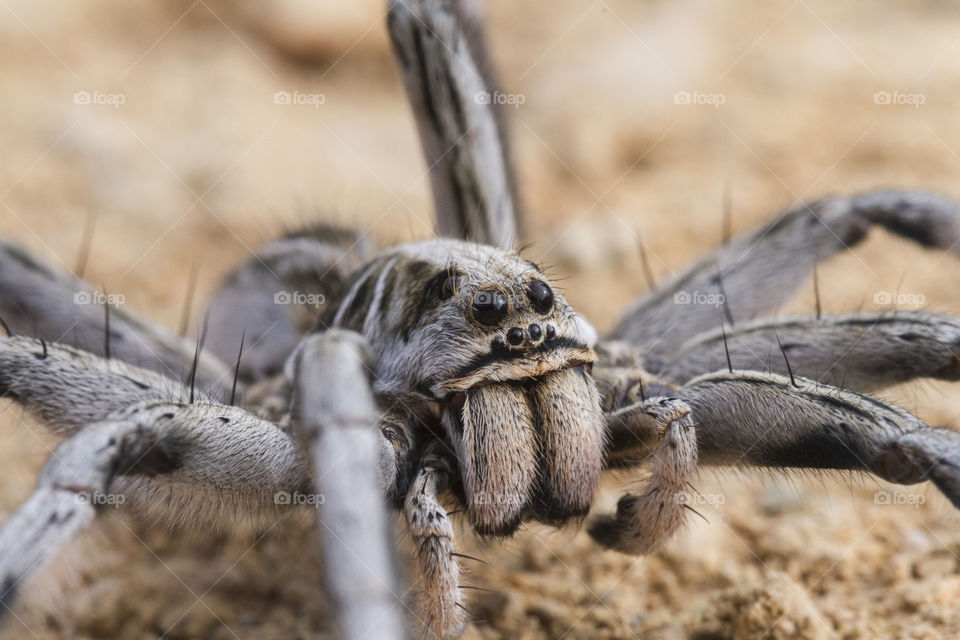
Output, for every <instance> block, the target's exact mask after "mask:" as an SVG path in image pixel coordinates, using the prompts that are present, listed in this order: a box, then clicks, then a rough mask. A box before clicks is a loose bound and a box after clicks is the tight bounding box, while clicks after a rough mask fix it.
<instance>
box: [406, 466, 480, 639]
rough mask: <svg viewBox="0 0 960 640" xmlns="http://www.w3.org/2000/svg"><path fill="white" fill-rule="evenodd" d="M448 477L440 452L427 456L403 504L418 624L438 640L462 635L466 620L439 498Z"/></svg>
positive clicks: (447, 524) (448, 528)
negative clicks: (412, 549) (412, 552)
mask: <svg viewBox="0 0 960 640" xmlns="http://www.w3.org/2000/svg"><path fill="white" fill-rule="evenodd" d="M449 475H450V469H449V467H448V466H447V464H446V462H445V461H444V460H443V459H442V458H441V457H440V456H437V455H433V454H430V453H428V454H426V455H425V456H424V459H423V461H422V464H421V467H420V469H419V471H418V472H417V475H416V477H415V479H414V481H413V484H412V485H411V487H410V490H409V491H408V492H407V498H406V501H405V503H404V514H405V515H406V519H407V526H409V527H410V533H411V534H412V535H413V538H414V542H415V544H416V555H417V564H418V567H419V573H420V581H419V582H420V584H421V585H422V587H421V589H420V593H419V594H418V598H417V604H416V606H415V609H414V613H415V615H416V617H417V620H416V622H417V625H416V626H417V627H419V629H420V631H421V632H422V633H424V634H425V635H428V636H429V637H434V636H436V637H440V638H450V637H456V636H458V635H460V633H462V632H463V629H464V627H465V624H466V623H465V620H464V612H465V611H466V608H465V607H464V605H463V600H464V598H463V591H462V590H461V589H460V566H459V564H457V560H456V553H455V552H454V546H453V539H454V536H453V524H452V523H451V522H450V518H449V516H448V515H447V512H446V511H445V510H444V508H443V507H442V506H440V502H439V497H440V494H441V493H442V492H443V490H444V489H445V487H446V484H447V482H448V480H449Z"/></svg>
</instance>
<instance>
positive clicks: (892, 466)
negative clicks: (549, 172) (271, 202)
mask: <svg viewBox="0 0 960 640" xmlns="http://www.w3.org/2000/svg"><path fill="white" fill-rule="evenodd" d="M389 28H390V35H391V37H392V40H393V46H394V51H395V53H396V57H397V60H398V62H399V66H400V70H401V73H402V75H403V78H404V81H405V84H406V87H407V91H408V93H409V96H410V100H411V104H412V106H413V110H414V113H415V115H416V119H417V122H418V125H419V128H420V134H421V139H422V142H423V147H424V151H425V154H426V157H427V160H428V163H429V165H430V167H431V176H432V182H433V192H434V197H435V207H436V216H437V221H438V228H439V229H440V231H441V233H442V234H444V235H447V236H452V238H443V239H432V240H427V241H423V242H419V243H412V244H406V245H401V246H396V247H392V248H388V249H385V250H383V251H380V252H376V251H375V250H374V249H373V248H372V247H370V246H368V244H367V243H366V242H365V241H364V240H363V238H362V237H361V235H359V234H357V233H354V232H351V231H346V230H340V229H332V228H328V227H322V226H316V227H311V228H307V229H305V230H302V231H300V232H297V233H293V234H290V235H288V236H286V237H284V238H281V239H279V240H277V241H275V242H273V243H271V244H269V245H267V246H266V247H264V248H263V249H262V250H260V251H259V252H258V253H257V255H255V256H254V257H252V258H251V259H250V260H248V261H247V262H246V263H244V264H243V265H241V266H240V267H238V268H237V269H236V270H235V271H234V272H233V273H232V275H231V276H230V277H228V278H227V279H226V280H225V281H224V283H223V284H222V286H221V287H220V289H219V290H218V291H217V292H216V294H215V295H214V296H213V299H212V301H211V305H210V313H209V317H208V324H207V329H206V331H205V332H204V333H205V336H201V339H200V342H199V343H198V345H197V346H196V348H194V347H191V346H190V345H189V344H187V343H186V342H185V341H184V340H182V339H181V338H179V337H177V336H174V335H172V334H170V333H169V332H167V331H166V330H165V329H163V328H162V327H160V326H158V325H155V324H153V323H151V322H149V321H147V320H145V319H141V318H138V317H135V316H133V315H132V314H129V313H127V312H122V311H120V310H117V309H113V310H112V309H111V307H110V306H109V305H107V304H105V305H102V306H101V307H96V306H91V305H79V306H78V305H75V304H73V302H74V299H75V296H92V295H94V294H95V291H94V289H93V288H92V287H91V286H90V285H89V284H87V283H86V282H83V281H82V280H79V279H77V278H74V277H72V276H70V275H67V274H64V273H60V272H58V271H56V270H54V269H51V268H49V267H47V266H45V265H43V264H41V263H40V262H38V261H37V260H35V259H34V258H32V257H31V256H29V255H28V254H26V253H25V252H24V251H22V250H21V249H18V248H17V247H15V246H12V245H10V244H8V243H2V244H0V314H2V317H3V319H4V321H5V327H6V328H7V337H5V338H2V339H0V390H2V393H3V395H4V396H5V397H7V398H11V399H13V400H15V401H17V402H19V403H21V404H22V405H23V406H24V407H26V409H27V410H29V411H30V412H31V413H32V414H34V415H35V416H37V417H38V418H39V419H40V420H41V421H43V422H44V423H45V424H47V425H49V427H50V429H51V430H52V431H53V432H54V433H56V434H58V435H61V436H63V437H64V438H65V439H64V441H63V442H62V444H60V446H59V448H58V449H57V451H56V453H55V455H53V456H52V457H51V458H50V460H49V461H48V463H47V465H46V467H45V468H44V470H43V472H42V474H41V476H40V480H39V487H38V489H37V490H36V492H35V493H34V494H33V495H32V496H31V497H30V498H29V499H28V501H27V502H26V503H25V504H24V505H22V506H21V507H20V508H19V509H18V510H17V511H16V512H15V513H14V514H13V515H12V516H11V517H10V518H9V519H8V520H7V522H6V523H4V525H3V527H2V529H0V578H2V583H3V585H4V588H3V596H2V601H3V602H4V604H7V603H9V602H10V601H11V600H12V598H13V595H14V593H15V592H16V586H17V585H18V584H19V583H20V582H21V581H22V580H23V579H24V578H25V577H26V576H27V575H28V574H29V573H31V572H32V571H33V570H35V569H36V567H38V566H39V565H40V564H41V561H43V560H45V559H48V558H50V557H51V556H52V555H53V554H54V553H55V552H56V551H57V550H58V549H59V548H60V547H61V546H62V545H63V544H64V543H65V542H66V541H68V540H69V539H70V538H72V537H73V536H74V535H75V534H76V533H78V532H79V531H80V530H82V529H83V528H84V527H85V526H86V525H88V524H89V523H90V522H91V521H92V520H93V518H94V516H95V514H96V507H97V505H98V500H97V496H100V495H105V494H107V492H108V491H109V492H113V493H115V494H122V495H123V496H125V498H126V499H127V502H129V503H130V504H131V505H132V506H133V507H135V508H139V509H141V510H144V511H148V512H151V513H153V514H155V515H156V516H159V517H160V518H163V519H166V520H168V521H177V522H183V523H187V524H190V525H191V526H204V525H208V524H224V523H229V522H230V521H231V520H232V519H233V518H235V517H236V514H237V513H241V512H242V513H246V514H251V515H253V516H254V517H256V516H258V515H259V516H265V515H269V514H270V513H271V512H273V511H274V510H275V508H276V504H277V503H278V496H287V497H288V498H289V496H290V495H291V494H299V493H303V494H307V495H314V492H318V493H320V494H323V495H324V496H325V499H324V500H323V502H322V504H320V505H319V509H318V517H319V518H320V519H321V521H322V524H323V527H322V528H321V529H320V530H321V537H322V539H323V549H324V555H325V560H326V562H325V568H326V572H327V576H328V584H329V588H330V591H331V593H332V595H333V597H334V598H335V600H336V601H337V604H338V606H339V611H340V626H341V629H342V631H343V635H344V636H346V637H349V638H360V637H375V638H399V637H403V636H405V635H406V632H405V629H406V628H413V629H416V630H417V631H418V632H421V633H424V634H427V635H431V636H440V637H451V636H456V635H458V634H459V633H460V632H461V631H462V630H463V629H464V626H465V624H466V621H467V616H466V615H465V612H466V606H465V599H464V595H463V589H464V588H465V586H464V585H463V584H461V581H460V569H459V565H458V560H457V558H458V557H459V554H457V553H456V551H455V550H454V535H453V526H452V523H451V519H450V518H451V516H452V515H454V512H453V511H452V510H451V511H448V510H447V509H446V508H445V507H444V506H442V504H441V503H444V504H451V503H452V504H456V505H458V508H459V507H462V509H460V510H462V511H463V512H464V513H465V518H466V519H467V520H468V521H469V523H470V525H471V527H472V528H473V530H474V531H476V533H477V534H479V535H481V536H491V537H498V536H507V535H509V534H511V533H512V532H513V531H515V530H516V528H517V527H518V526H519V525H520V524H521V523H523V522H524V521H528V520H536V521H540V522H543V523H546V524H550V525H557V526H559V525H562V524H564V523H566V522H568V521H570V520H573V519H577V518H582V517H585V516H587V514H588V512H589V511H590V508H591V504H592V502H593V499H594V495H595V493H596V491H597V487H598V484H599V481H600V476H601V473H602V472H603V471H604V470H606V469H613V468H620V469H624V468H628V469H629V468H637V467H641V466H643V467H645V468H647V469H649V471H650V477H649V479H648V480H647V483H646V486H645V487H644V488H643V489H642V490H641V491H640V492H638V493H636V494H627V495H625V496H623V497H622V498H621V499H620V501H619V503H618V504H617V509H616V512H615V513H614V514H609V515H597V516H594V517H593V519H592V520H590V522H589V525H588V531H589V534H590V535H591V536H592V537H593V538H594V539H595V540H596V541H597V542H598V543H599V544H601V545H603V546H604V547H608V548H611V549H615V550H618V551H621V552H623V553H628V554H644V553H648V552H649V551H651V550H652V549H654V548H656V547H657V545H659V544H661V543H662V542H663V541H664V540H665V539H666V538H668V537H669V536H670V535H671V534H673V533H674V532H675V531H677V529H678V528H680V527H681V526H682V525H683V522H684V519H685V517H686V515H687V511H688V507H687V505H686V504H685V501H684V496H685V493H686V491H687V487H688V484H689V479H690V478H691V476H692V474H694V473H695V471H696V468H697V465H698V464H714V465H753V466H764V467H774V468H815V469H841V470H859V471H866V472H870V473H873V474H876V475H877V476H879V477H882V478H884V479H887V480H889V481H892V482H897V483H904V484H909V483H917V482H922V481H925V480H930V481H932V482H933V483H934V484H935V485H936V486H937V487H938V488H939V489H940V490H941V491H942V492H943V493H944V494H945V495H946V496H947V498H948V499H950V500H951V502H953V504H954V505H956V506H958V507H960V471H958V469H960V435H958V434H956V433H954V432H952V431H950V430H947V429H941V428H934V427H930V426H927V425H926V424H924V423H923V422H921V421H920V420H919V419H917V418H916V417H914V416H913V415H911V414H910V413H908V412H906V411H903V410H901V409H899V408H897V407H894V406H892V405H890V404H887V403H885V402H882V401H880V400H877V399H874V398H872V397H870V396H868V395H865V393H867V392H870V391H874V390H876V389H879V388H882V387H885V386H888V385H891V384H895V383H899V382H904V381H907V380H911V379H915V378H922V377H932V378H941V379H949V380H956V379H958V378H960V360H958V356H957V354H956V352H955V349H956V348H957V347H958V346H960V320H958V319H956V318H953V317H949V316H945V315H941V314H935V313H928V312H913V313H896V314H891V313H855V314H844V315H834V316H830V315H822V314H820V313H819V312H818V313H817V314H816V315H812V316H801V317H791V318H780V319H777V320H763V319H759V320H758V319H757V318H760V317H762V316H763V314H764V313H768V312H770V311H772V310H774V309H776V308H777V307H778V306H779V305H780V304H782V303H783V302H784V301H785V300H786V299H787V298H788V297H789V296H790V295H791V294H792V293H793V292H795V291H796V290H797V288H798V287H799V286H800V285H801V284H803V282H804V281H805V280H806V279H807V278H808V277H809V274H810V272H811V271H812V270H813V268H814V266H815V265H816V263H817V262H818V261H820V260H824V259H826V258H828V257H829V256H831V255H833V254H835V253H838V252H840V251H843V250H845V249H847V248H848V247H850V246H853V245H855V244H856V243H857V242H858V241H859V240H861V239H862V238H863V237H864V236H865V234H866V231H867V229H868V228H869V227H870V226H871V225H879V226H882V227H885V228H887V229H888V230H890V231H892V232H893V233H896V234H899V235H901V236H903V237H905V238H907V239H910V240H914V241H916V242H918V243H920V244H921V245H924V246H928V247H935V248H939V249H942V250H945V251H954V252H956V247H957V246H958V245H960V209H958V207H957V206H956V205H955V204H953V203H952V202H950V201H948V200H946V199H944V198H942V197H940V196H937V195H935V194H931V193H920V192H904V191H877V192H870V193H865V194H861V195H856V196H852V197H831V198H825V199H822V200H818V201H816V202H812V203H809V204H804V205H801V206H798V207H795V208H793V209H791V210H789V211H787V212H785V213H783V214H782V215H780V216H778V217H777V218H776V220H775V221H774V222H772V223H770V224H768V225H767V226H764V227H762V228H760V229H757V230H756V231H754V232H752V233H750V234H747V235H744V236H742V237H738V238H735V239H732V240H731V241H729V242H728V243H726V244H725V245H724V246H722V247H720V248H719V249H717V250H715V251H713V252H712V253H710V254H709V255H707V256H705V257H704V258H703V259H701V260H700V261H699V262H698V263H696V264H695V265H693V266H692V267H690V268H689V269H688V270H686V271H685V272H684V273H682V274H681V275H679V276H677V277H675V278H674V279H672V280H670V281H668V282H665V283H663V284H661V285H660V286H659V287H657V288H656V289H655V290H654V291H652V292H650V293H648V294H647V295H645V296H643V297H641V298H640V299H639V300H637V301H636V302H635V303H634V304H633V305H632V306H631V307H630V308H629V309H628V310H627V311H626V313H625V314H624V315H623V317H622V319H621V320H620V322H619V324H618V325H617V327H616V328H615V329H614V331H613V332H612V334H611V335H609V336H606V337H604V338H603V339H600V338H598V336H597V334H596V332H595V331H594V329H593V328H592V327H591V325H590V324H589V322H587V320H585V319H584V318H583V317H582V316H581V315H579V314H578V313H577V312H575V311H574V310H573V309H572V308H571V307H570V305H569V304H568V303H567V302H566V300H565V299H564V297H563V296H562V295H561V293H560V292H559V291H557V289H556V287H555V286H554V284H553V283H552V282H551V280H550V278H549V277H548V276H547V275H546V274H544V273H543V271H542V270H541V269H540V268H539V267H538V266H537V265H536V264H535V263H533V262H530V261H528V260H526V259H525V258H523V257H522V256H521V255H520V253H519V252H518V251H516V250H515V249H514V243H515V241H516V237H517V235H518V230H519V229H520V228H521V226H520V225H519V224H518V216H517V206H516V204H515V203H516V198H515V196H514V193H513V185H512V183H511V179H510V176H511V172H510V167H509V163H508V161H507V153H506V148H505V136H504V134H503V131H504V129H503V126H502V122H501V116H500V114H499V111H498V109H497V105H496V104H491V101H490V100H479V99H477V96H478V95H481V94H482V93H485V92H486V93H487V94H488V95H489V92H491V91H492V88H493V86H494V83H493V78H492V73H491V71H490V68H489V64H488V63H487V61H486V55H485V52H484V47H483V38H482V32H481V29H480V25H479V24H478V22H477V21H476V14H475V13H474V11H473V8H472V6H471V5H469V4H465V5H462V6H461V5H455V4H454V3H451V2H444V1H442V0H394V1H393V2H391V4H390V13H389ZM289 291H297V292H298V295H303V296H309V297H311V300H313V299H317V300H319V299H323V300H325V301H326V304H323V305H313V304H299V302H300V301H299V300H285V301H283V302H292V303H293V304H275V303H276V302H277V296H281V295H288V293H287V292H289ZM694 291H696V292H707V291H709V292H716V293H718V294H722V295H723V296H724V297H725V298H728V299H730V300H734V301H736V305H735V308H734V309H733V310H731V309H730V308H727V309H726V312H727V318H728V322H727V323H726V324H725V325H722V326H720V327H718V326H717V324H718V321H717V316H716V312H715V309H713V308H712V307H709V306H704V305H690V304H683V302H685V299H684V297H685V296H688V295H690V292H694ZM734 311H735V312H736V315H737V318H736V319H737V320H738V321H737V322H732V320H733V312H734ZM25 333H33V335H35V336H36V337H33V338H30V337H26V336H25V335H23V334H25ZM233 361H236V366H235V368H234V369H233V370H232V371H231V369H230V367H229V366H228V365H227V364H225V363H228V362H233ZM185 378H186V380H187V382H186V383H181V382H180V381H182V380H184V379H185ZM241 397H242V398H243V400H244V402H243V405H244V406H243V408H241V407H240V406H238V403H237V400H238V398H241ZM78 497H80V498H82V499H78ZM385 502H386V503H389V504H391V505H392V506H393V507H394V508H396V509H398V510H400V511H401V512H402V513H403V515H404V517H405V519H406V523H407V526H408V528H409V531H410V533H411V535H412V536H413V538H414V540H415V542H416V565H417V569H418V577H419V580H418V584H419V594H418V596H417V600H416V602H415V603H414V605H413V607H412V609H410V612H411V615H410V616H408V619H407V620H404V619H403V616H401V615H400V613H399V611H400V610H401V609H400V608H398V607H396V606H395V605H396V601H397V599H398V596H397V594H398V593H400V592H401V591H400V590H399V589H398V588H397V586H398V582H399V578H398V577H397V575H396V572H395V567H394V561H393V545H392V543H391V541H390V537H389V519H388V512H387V509H386V507H385ZM361 555H362V558H361V557H360V556H361ZM4 610H5V611H6V610H8V609H7V608H6V607H5V608H4Z"/></svg>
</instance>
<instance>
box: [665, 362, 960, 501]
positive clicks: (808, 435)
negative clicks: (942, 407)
mask: <svg viewBox="0 0 960 640" xmlns="http://www.w3.org/2000/svg"><path fill="white" fill-rule="evenodd" d="M677 397H679V398H680V399H681V400H683V401H684V402H686V403H687V404H688V405H689V406H690V408H691V409H692V410H693V416H694V421H695V423H696V426H697V446H698V449H699V452H700V460H701V462H703V463H705V464H721V465H755V466H765V467H784V468H809V469H842V470H856V471H869V472H870V473H873V474H876V475H878V476H880V477H881V478H884V479H886V480H889V481H891V482H896V483H900V484H913V483H917V482H923V481H924V480H931V481H933V483H934V484H935V485H936V486H937V487H938V488H939V489H940V490H941V491H942V492H943V493H944V494H945V495H946V496H947V498H948V499H949V500H950V501H951V502H952V503H953V504H954V505H955V506H957V507H960V434H957V433H955V432H953V431H950V430H949V429H940V428H934V427H929V426H927V425H926V424H924V423H923V422H922V421H921V420H919V419H918V418H916V417H915V416H913V415H911V414H909V413H907V412H906V411H904V410H902V409H899V408H897V407H895V406H893V405H890V404H887V403H885V402H882V401H880V400H877V399H875V398H871V397H870V396H866V395H863V394H860V393H855V392H853V391H844V390H841V389H837V388H835V387H830V386H827V385H824V384H820V383H817V382H814V381H812V380H808V379H806V378H800V377H796V376H794V377H793V378H792V379H791V378H789V377H784V376H779V375H776V374H765V373H757V372H751V371H734V372H733V373H715V374H711V375H707V376H703V377H700V378H695V379H693V380H691V381H690V382H689V383H688V384H687V385H686V386H685V387H683V388H682V389H680V390H679V391H678V392H677Z"/></svg>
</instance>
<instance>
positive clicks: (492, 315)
mask: <svg viewBox="0 0 960 640" xmlns="http://www.w3.org/2000/svg"><path fill="white" fill-rule="evenodd" d="M471 311H473V317H474V319H475V320H476V321H477V322H480V323H482V324H486V325H490V326H495V325H498V324H500V323H501V322H502V321H503V320H504V318H506V317H507V296H505V295H503V293H501V292H499V291H495V290H493V289H484V290H482V291H477V293H476V295H474V296H473V306H472V307H471Z"/></svg>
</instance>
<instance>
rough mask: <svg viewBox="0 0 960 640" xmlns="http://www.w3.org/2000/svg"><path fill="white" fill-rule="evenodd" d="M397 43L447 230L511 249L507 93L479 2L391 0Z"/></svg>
mask: <svg viewBox="0 0 960 640" xmlns="http://www.w3.org/2000/svg"><path fill="white" fill-rule="evenodd" d="M387 25H388V27H389V30H390V38H391V40H392V41H393V50H394V53H395V55H396V59H397V62H398V64H399V66H400V72H401V74H402V76H403V81H404V84H405V85H406V88H407V95H408V97H409V98H410V104H411V106H412V107H413V113H414V118H415V119H416V121H417V126H418V129H419V131H420V140H421V143H422V145H423V150H424V155H425V156H426V160H427V166H428V167H429V171H430V178H431V184H432V187H433V197H434V206H435V208H436V215H437V226H438V230H439V232H440V233H441V234H442V235H447V236H452V237H456V238H462V239H465V240H473V241H475V242H482V243H486V244H492V245H495V246H499V247H502V248H504V249H512V248H513V246H514V244H515V243H516V240H517V221H516V216H517V205H516V198H515V195H514V191H515V190H514V187H513V184H512V179H511V177H510V176H511V171H510V167H509V161H508V154H507V150H506V136H505V135H504V133H503V128H502V124H503V123H502V113H501V114H498V112H499V111H501V108H502V107H501V105H500V103H501V98H502V95H501V94H500V93H499V92H498V91H497V90H496V84H495V83H494V82H493V78H492V73H491V67H490V64H489V62H488V60H487V58H486V52H485V49H484V46H483V31H482V27H481V24H480V21H479V19H478V15H477V6H476V3H475V2H472V1H470V2H463V3H457V2H450V1H446V0H390V9H389V14H388V16H387Z"/></svg>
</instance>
